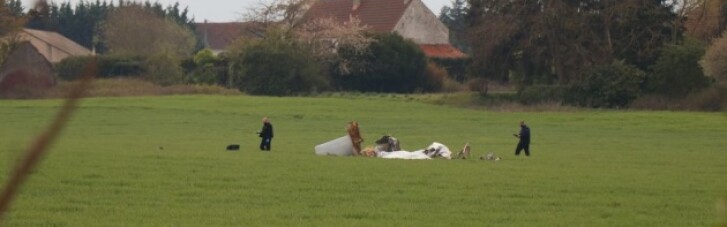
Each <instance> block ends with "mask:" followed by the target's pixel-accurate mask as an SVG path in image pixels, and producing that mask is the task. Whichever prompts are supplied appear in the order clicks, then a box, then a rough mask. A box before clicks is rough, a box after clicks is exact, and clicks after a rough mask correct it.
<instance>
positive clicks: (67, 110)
mask: <svg viewBox="0 0 727 227" xmlns="http://www.w3.org/2000/svg"><path fill="white" fill-rule="evenodd" d="M95 75H96V60H95V59H94V60H91V61H90V62H87V63H86V67H85V68H84V70H83V79H82V80H81V81H80V83H78V85H77V86H76V87H75V88H73V89H72V90H71V91H70V92H69V95H68V98H66V101H65V103H64V104H63V107H62V108H61V109H60V110H59V111H58V113H57V114H56V116H55V119H54V120H53V122H52V123H51V124H50V125H49V126H48V128H47V129H46V130H45V131H44V132H43V133H42V134H40V135H39V136H38V137H37V138H36V139H35V140H34V141H33V142H32V143H31V144H30V146H29V147H28V149H27V150H26V151H25V152H24V153H23V158H22V160H21V161H20V162H19V163H18V164H17V165H16V166H15V169H14V172H12V173H11V175H10V178H9V179H8V181H7V182H6V183H5V187H4V188H3V191H2V195H0V224H2V222H3V220H4V216H5V214H6V213H7V211H8V209H9V208H10V204H11V203H12V201H13V199H14V198H15V197H16V196H17V194H18V189H20V186H21V185H22V184H23V183H24V182H25V181H26V180H27V179H28V176H29V175H30V173H31V171H32V170H33V169H34V168H35V167H36V166H37V164H38V162H39V161H40V160H41V158H42V157H43V156H44V155H45V154H46V153H47V151H48V148H49V147H50V146H51V145H52V144H53V142H54V140H55V139H56V138H58V135H59V134H60V133H61V131H62V130H63V128H64V127H65V126H66V123H67V122H68V120H69V119H70V117H71V114H73V112H74V111H75V109H76V107H77V106H78V102H79V101H80V100H81V98H83V95H84V94H85V93H86V91H87V90H88V89H89V87H90V86H91V82H92V81H93V78H94V77H95Z"/></svg>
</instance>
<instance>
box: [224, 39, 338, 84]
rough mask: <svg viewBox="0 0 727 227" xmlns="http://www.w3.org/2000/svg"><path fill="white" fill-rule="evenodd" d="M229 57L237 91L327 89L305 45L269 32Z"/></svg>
mask: <svg viewBox="0 0 727 227" xmlns="http://www.w3.org/2000/svg"><path fill="white" fill-rule="evenodd" d="M236 53H239V54H237V55H236V56H231V61H230V64H231V66H232V71H231V74H232V75H231V76H232V77H233V78H235V84H234V85H235V86H236V87H237V88H239V89H240V90H241V91H245V92H247V93H249V94H255V95H296V94H304V93H309V92H318V91H322V90H325V89H327V88H328V86H329V85H328V80H327V79H326V78H325V77H324V76H323V75H324V74H323V73H322V69H321V66H320V65H319V64H318V62H316V61H315V59H313V58H311V56H312V55H313V54H312V51H311V49H310V47H309V46H306V45H305V44H303V43H300V42H297V41H295V40H292V39H289V38H287V37H277V36H275V35H272V37H271V38H267V39H264V40H261V41H256V42H249V43H247V44H246V45H244V46H243V47H242V50H240V51H236Z"/></svg>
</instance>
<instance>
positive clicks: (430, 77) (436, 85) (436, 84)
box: [423, 61, 449, 92]
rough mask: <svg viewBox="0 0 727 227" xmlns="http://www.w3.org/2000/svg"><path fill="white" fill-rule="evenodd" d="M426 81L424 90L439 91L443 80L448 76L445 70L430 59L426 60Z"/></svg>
mask: <svg viewBox="0 0 727 227" xmlns="http://www.w3.org/2000/svg"><path fill="white" fill-rule="evenodd" d="M424 74H425V76H426V80H427V82H426V83H425V85H424V88H423V89H424V91H426V92H440V91H442V87H443V86H444V81H445V80H447V78H449V74H448V73H447V70H446V69H444V68H442V67H441V66H439V65H437V63H434V62H432V61H429V62H427V69H426V71H425V72H424Z"/></svg>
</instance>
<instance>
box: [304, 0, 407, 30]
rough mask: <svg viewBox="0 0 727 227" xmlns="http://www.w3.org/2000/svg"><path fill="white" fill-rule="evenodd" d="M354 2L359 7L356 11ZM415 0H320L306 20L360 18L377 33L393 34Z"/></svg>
mask: <svg viewBox="0 0 727 227" xmlns="http://www.w3.org/2000/svg"><path fill="white" fill-rule="evenodd" d="M354 1H358V2H359V6H358V7H357V8H356V9H354ZM412 1H413V0H318V1H317V2H316V3H314V4H313V5H312V6H311V8H310V9H309V10H308V12H307V13H306V19H308V20H314V19H322V18H329V17H330V18H333V19H335V20H337V21H340V22H346V21H349V19H350V18H351V17H358V19H359V20H360V21H361V24H362V25H366V26H369V27H371V29H372V30H373V31H375V32H382V33H384V32H393V31H394V27H395V26H396V24H397V23H398V22H399V20H400V19H401V17H402V16H403V15H404V11H406V9H407V8H408V7H409V5H410V4H411V2H412Z"/></svg>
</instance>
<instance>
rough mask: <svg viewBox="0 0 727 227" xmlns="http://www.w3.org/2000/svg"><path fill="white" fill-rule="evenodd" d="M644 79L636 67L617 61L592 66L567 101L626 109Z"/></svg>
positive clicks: (591, 105)
mask: <svg viewBox="0 0 727 227" xmlns="http://www.w3.org/2000/svg"><path fill="white" fill-rule="evenodd" d="M645 77H646V74H645V73H644V72H643V71H641V70H640V69H639V68H637V67H635V66H632V65H628V64H625V63H623V62H620V61H616V62H614V63H612V64H609V65H601V66H596V67H594V68H592V69H591V70H589V71H588V73H587V74H586V77H585V79H584V80H583V81H581V82H579V83H577V84H575V85H574V86H573V89H572V91H570V94H569V95H568V96H569V98H570V100H568V101H569V102H572V103H575V104H579V105H581V106H589V107H596V108H614V107H626V106H628V105H629V104H630V103H631V101H633V100H634V99H636V98H637V97H638V96H639V94H640V93H641V84H642V83H643V82H644V79H645Z"/></svg>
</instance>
